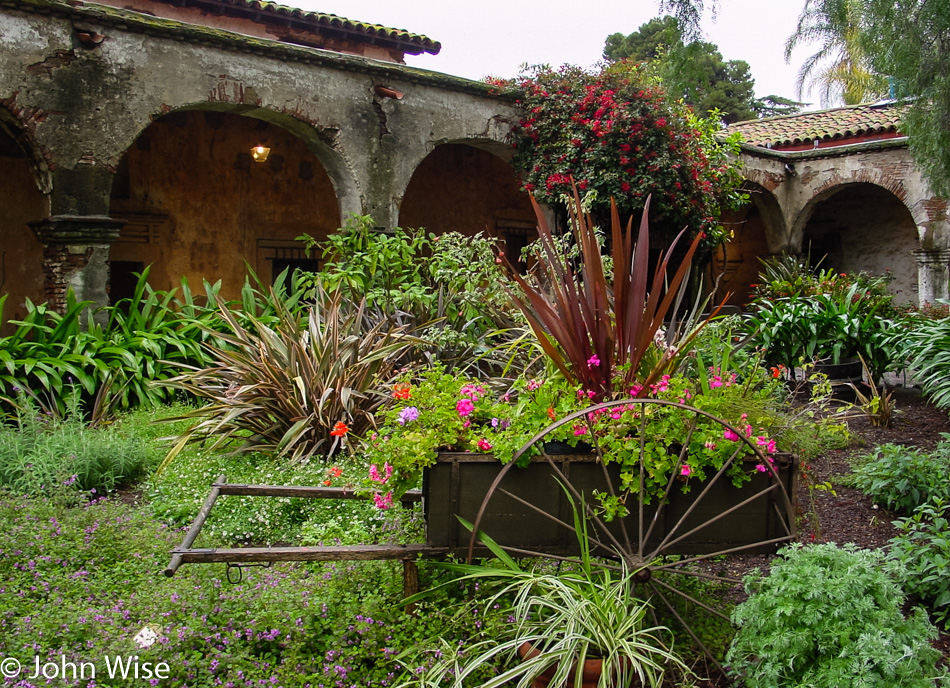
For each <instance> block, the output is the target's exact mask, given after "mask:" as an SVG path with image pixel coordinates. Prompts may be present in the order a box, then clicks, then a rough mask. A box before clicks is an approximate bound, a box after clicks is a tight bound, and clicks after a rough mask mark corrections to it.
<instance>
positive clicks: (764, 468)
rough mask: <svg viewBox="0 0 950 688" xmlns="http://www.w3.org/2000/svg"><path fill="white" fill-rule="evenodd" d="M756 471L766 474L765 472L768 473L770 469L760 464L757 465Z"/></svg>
mask: <svg viewBox="0 0 950 688" xmlns="http://www.w3.org/2000/svg"><path fill="white" fill-rule="evenodd" d="M755 470H757V471H758V472H759V473H765V472H766V471H768V470H769V469H768V468H766V467H765V465H764V464H761V463H760V464H757V465H756V467H755Z"/></svg>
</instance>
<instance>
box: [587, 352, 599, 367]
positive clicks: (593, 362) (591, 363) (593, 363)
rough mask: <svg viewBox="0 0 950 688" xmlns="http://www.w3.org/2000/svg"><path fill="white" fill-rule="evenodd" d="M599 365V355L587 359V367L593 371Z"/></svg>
mask: <svg viewBox="0 0 950 688" xmlns="http://www.w3.org/2000/svg"><path fill="white" fill-rule="evenodd" d="M599 365H600V359H599V358H597V354H594V355H593V356H591V357H590V358H588V359H587V367H588V368H590V369H591V370H593V369H594V368H596V367H597V366H599Z"/></svg>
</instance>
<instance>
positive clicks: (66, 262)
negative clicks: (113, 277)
mask: <svg viewBox="0 0 950 688" xmlns="http://www.w3.org/2000/svg"><path fill="white" fill-rule="evenodd" d="M124 224H125V221H124V220H114V219H112V218H110V217H107V216H105V215H55V216H53V217H48V218H46V219H45V220H40V221H38V222H32V223H30V226H31V227H32V228H33V231H34V232H35V234H36V236H37V238H38V239H39V240H40V241H41V242H42V243H43V246H44V250H43V271H44V273H45V275H46V280H45V291H46V300H47V302H48V303H49V305H50V306H51V307H53V308H55V309H56V310H58V311H59V312H62V311H63V309H64V307H65V305H66V293H67V291H68V290H70V289H72V291H73V293H74V294H75V296H76V299H77V300H79V301H92V302H93V303H95V304H96V305H97V306H107V305H108V304H109V293H108V284H109V246H110V245H111V244H112V242H113V241H115V240H116V239H117V238H118V236H119V231H120V230H121V229H122V226H123V225H124Z"/></svg>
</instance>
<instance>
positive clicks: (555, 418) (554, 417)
mask: <svg viewBox="0 0 950 688" xmlns="http://www.w3.org/2000/svg"><path fill="white" fill-rule="evenodd" d="M548 418H550V419H551V420H557V416H555V415H554V409H553V408H551V407H550V406H548Z"/></svg>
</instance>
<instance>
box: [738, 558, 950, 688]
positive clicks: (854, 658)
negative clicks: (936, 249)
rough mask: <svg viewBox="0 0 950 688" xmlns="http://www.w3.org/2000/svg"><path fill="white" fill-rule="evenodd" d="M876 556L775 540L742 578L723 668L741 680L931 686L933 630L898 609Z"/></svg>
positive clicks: (834, 686)
mask: <svg viewBox="0 0 950 688" xmlns="http://www.w3.org/2000/svg"><path fill="white" fill-rule="evenodd" d="M883 563H884V555H883V553H881V552H876V551H868V550H859V549H857V548H856V547H855V546H854V545H847V546H845V547H843V548H839V547H837V546H836V545H834V544H821V545H813V546H810V547H802V546H792V547H787V548H785V549H783V550H782V551H781V552H780V553H779V557H778V558H777V559H776V560H775V561H774V562H773V564H772V569H771V572H770V574H769V575H768V576H765V577H763V576H762V575H761V574H759V573H756V574H753V575H751V576H748V577H746V579H745V585H746V590H747V592H748V593H749V595H750V596H749V599H748V600H747V601H746V602H743V603H742V604H740V605H739V606H738V607H736V609H735V612H734V613H733V620H734V621H735V622H736V623H737V624H738V625H739V630H738V632H737V634H736V637H735V639H734V640H733V643H732V646H731V647H730V649H729V652H728V654H727V655H726V663H727V665H728V666H729V670H730V673H731V674H732V675H733V676H735V677H737V678H740V679H741V680H742V681H743V682H744V685H745V686H746V688H841V687H842V686H849V688H870V687H872V686H873V687H875V688H894V687H895V686H901V688H932V687H933V686H934V676H935V674H936V673H937V672H936V663H937V660H938V659H939V658H940V653H939V652H938V651H937V650H935V649H934V648H932V647H931V646H930V642H929V641H930V639H931V638H933V637H935V635H936V633H935V630H934V628H933V627H932V626H931V625H930V623H929V622H928V621H927V618H926V615H925V614H924V613H923V611H922V610H919V609H918V610H916V611H915V612H914V613H913V615H912V616H911V617H910V618H906V619H905V618H904V616H903V615H902V613H901V607H902V605H903V603H904V595H903V593H902V592H901V590H900V588H899V587H898V586H897V584H896V583H895V582H894V581H893V580H892V579H891V578H890V577H889V576H888V575H887V574H886V573H885V572H884V571H883Z"/></svg>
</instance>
